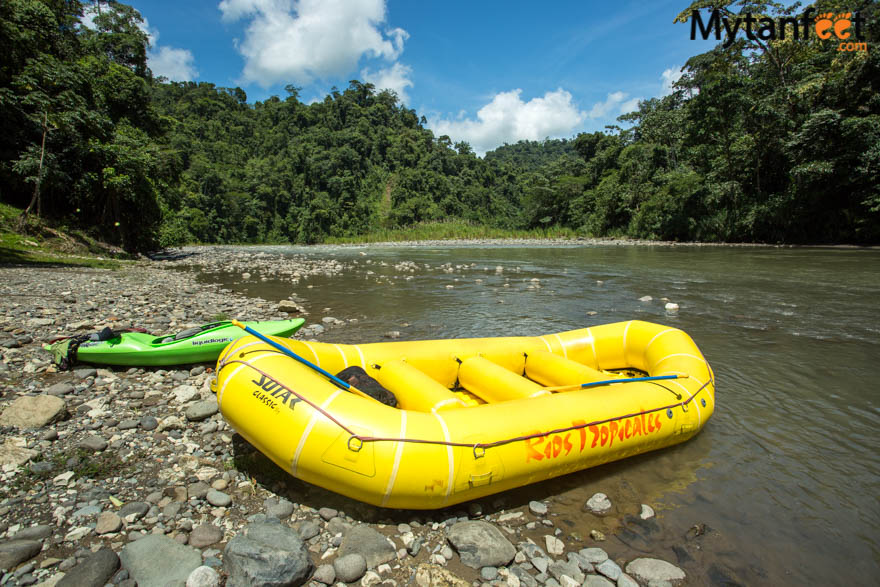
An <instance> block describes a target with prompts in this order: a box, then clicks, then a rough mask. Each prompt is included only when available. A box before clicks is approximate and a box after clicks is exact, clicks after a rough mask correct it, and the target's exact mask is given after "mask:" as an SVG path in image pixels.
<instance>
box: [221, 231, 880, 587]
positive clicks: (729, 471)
mask: <svg viewBox="0 0 880 587" xmlns="http://www.w3.org/2000/svg"><path fill="white" fill-rule="evenodd" d="M248 250H249V251H254V252H256V250H254V249H248ZM266 250H267V251H270V252H272V253H281V254H299V255H306V256H309V257H313V258H327V259H338V260H340V261H342V262H344V263H347V264H349V265H350V267H349V269H348V270H346V271H344V272H343V273H342V274H341V275H339V276H336V277H326V278H324V277H322V278H309V279H308V280H302V281H300V282H299V283H298V284H293V283H291V282H290V281H279V280H276V279H274V278H272V277H269V278H268V279H267V280H266V281H261V278H262V277H265V276H261V275H259V274H254V275H252V276H251V278H250V279H248V280H246V281H243V280H241V278H240V277H239V276H237V275H217V274H215V275H206V276H205V278H206V279H210V280H215V281H216V280H220V281H222V282H223V283H225V284H227V286H229V287H232V288H234V289H236V290H238V291H247V292H249V293H251V294H253V295H259V296H260V297H263V298H266V299H274V300H280V299H284V298H287V297H288V296H289V295H290V294H291V293H297V294H299V295H301V296H302V297H303V298H304V299H305V300H306V302H305V305H306V306H307V307H308V309H309V310H310V312H311V314H310V316H309V318H310V320H311V321H316V320H319V319H320V318H321V317H324V316H334V317H336V318H340V319H345V320H348V319H351V318H357V319H358V322H357V324H350V325H347V326H345V327H338V328H335V329H330V330H329V331H328V332H327V333H326V334H324V335H323V336H322V337H321V340H332V341H334V342H367V341H373V340H380V339H383V335H384V334H385V333H387V332H389V331H393V330H396V331H399V332H400V338H401V339H419V338H433V337H463V336H493V335H499V336H501V335H536V334H543V333H547V332H554V331H558V330H567V329H573V328H581V327H584V326H590V325H594V324H600V323H605V322H615V321H620V320H629V319H634V318H638V319H644V320H651V321H657V322H662V323H665V324H669V325H672V326H676V327H679V328H682V329H684V330H685V331H687V332H688V333H690V334H691V336H692V337H693V338H694V340H695V341H696V342H697V344H698V345H699V346H700V347H701V349H702V351H703V352H704V354H705V355H706V357H707V358H708V360H709V362H710V363H711V364H712V366H713V367H714V369H715V372H716V376H717V385H718V390H717V401H718V404H717V407H716V412H715V416H714V417H713V419H712V420H711V422H709V424H708V425H707V427H706V428H705V429H704V430H703V432H702V433H701V434H700V435H698V436H697V437H696V438H694V439H693V440H691V441H690V442H688V443H686V444H684V445H680V446H677V447H673V448H671V449H667V450H664V451H660V452H656V453H651V454H648V455H643V456H640V457H637V458H634V459H630V460H627V461H623V462H619V463H614V464H611V465H607V466H604V467H600V468H597V469H591V470H588V471H584V472H581V473H577V474H573V475H570V476H567V477H564V478H562V479H556V480H551V481H547V482H544V483H541V484H537V485H534V486H531V487H528V488H524V489H521V490H518V491H514V492H508V493H507V494H504V495H502V496H500V497H498V498H496V499H494V500H493V499H487V500H485V504H486V507H489V508H491V507H495V508H497V507H508V508H509V507H517V506H520V505H523V504H526V503H527V502H528V500H531V499H546V500H549V503H550V511H551V512H552V513H556V514H558V517H557V518H556V519H557V520H559V521H558V522H557V525H558V526H559V527H561V528H562V529H563V530H564V531H565V535H564V536H563V539H564V540H566V541H568V542H572V543H578V544H580V543H582V544H586V545H590V543H591V539H590V538H589V533H590V530H600V531H602V532H604V533H605V534H606V535H607V536H608V540H607V541H606V542H604V543H602V546H603V547H605V548H606V550H608V551H609V552H610V553H611V554H612V556H622V557H624V558H627V559H632V558H634V557H635V556H636V555H638V554H639V553H641V552H648V553H652V554H653V555H655V556H658V557H660V558H664V559H666V560H669V561H671V562H673V563H678V564H680V566H682V567H683V568H684V569H685V570H686V571H688V573H689V574H690V576H691V577H692V578H693V580H694V584H703V583H705V584H712V583H714V584H731V583H734V582H738V583H743V584H766V585H778V584H834V585H856V584H871V583H873V584H876V583H875V582H876V581H877V580H878V577H880V530H878V529H880V502H878V488H880V482H878V481H880V441H878V438H877V434H878V432H877V431H878V429H880V386H878V383H877V378H878V370H877V365H878V362H880V303H878V295H880V251H877V250H851V249H821V248H805V249H777V248H754V247H749V248H735V247H729V248H728V247H705V248H704V247H661V246H658V247H634V246H589V247H519V246H517V247H513V246H510V247H505V246H482V247H475V246H443V247H434V248H431V247H387V248H377V247H371V248H361V249H358V248H307V249H302V248H280V249H279V248H272V249H266ZM362 253H366V254H362ZM402 262H412V263H414V264H415V267H413V266H412V265H411V264H409V263H407V264H405V265H401V263H402ZM535 279H537V281H535ZM447 286H452V287H451V288H450V287H447ZM643 296H652V298H653V299H652V300H651V301H649V302H647V301H639V298H642V297H643ZM661 298H668V299H669V300H671V301H673V302H675V303H678V304H679V306H680V310H679V311H678V312H677V314H668V313H667V312H666V310H665V309H664V304H665V302H664V301H662V300H661ZM383 340H387V339H383ZM596 491H603V492H605V493H607V494H608V495H609V496H610V497H611V499H612V500H613V501H614V503H615V504H616V511H615V512H614V515H612V516H609V517H607V518H602V519H599V518H596V517H594V516H592V515H590V514H585V513H583V512H582V511H581V507H582V505H583V503H584V501H585V500H586V499H587V498H589V497H590V496H591V495H592V494H593V493H594V492H596ZM640 503H648V504H652V505H653V506H654V507H655V508H656V509H657V511H658V517H657V519H656V523H642V522H637V521H636V519H635V518H634V516H633V515H632V514H635V513H636V512H637V511H638V507H639V504H640ZM541 534H542V533H541V532H538V533H537V535H536V537H538V538H540V536H541ZM579 541H580V542H579Z"/></svg>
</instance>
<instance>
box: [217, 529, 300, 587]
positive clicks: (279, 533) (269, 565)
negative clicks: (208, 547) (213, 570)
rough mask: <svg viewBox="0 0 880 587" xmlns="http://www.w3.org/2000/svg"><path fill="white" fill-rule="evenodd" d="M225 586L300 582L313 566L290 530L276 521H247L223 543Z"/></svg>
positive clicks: (294, 533) (296, 536) (283, 584)
mask: <svg viewBox="0 0 880 587" xmlns="http://www.w3.org/2000/svg"><path fill="white" fill-rule="evenodd" d="M223 568H224V569H225V570H226V572H227V573H228V575H229V579H228V580H227V581H226V585H227V587H246V586H249V585H265V586H267V587H273V586H278V587H281V586H287V585H294V586H295V585H302V584H303V583H305V582H306V581H307V580H308V578H309V575H310V574H311V573H312V569H313V568H314V565H313V564H312V561H311V559H310V558H309V553H308V551H307V550H306V547H305V544H303V541H302V538H300V537H299V534H297V533H296V532H295V531H294V530H293V529H291V528H289V527H288V526H286V525H284V524H281V523H280V522H278V521H277V520H274V519H271V518H270V519H267V520H266V521H265V522H258V523H253V524H249V525H248V526H246V527H245V529H244V530H243V531H242V532H241V533H240V534H238V535H236V536H235V537H234V538H233V539H232V540H230V541H229V542H228V543H227V544H226V549H225V550H224V551H223Z"/></svg>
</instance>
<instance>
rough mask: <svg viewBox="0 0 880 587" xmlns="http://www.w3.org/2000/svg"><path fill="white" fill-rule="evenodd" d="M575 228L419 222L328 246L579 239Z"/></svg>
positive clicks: (332, 240) (330, 240) (333, 241)
mask: <svg viewBox="0 0 880 587" xmlns="http://www.w3.org/2000/svg"><path fill="white" fill-rule="evenodd" d="M577 236H578V234H577V232H576V231H574V230H572V229H571V228H564V227H559V226H551V227H549V228H546V229H541V228H535V229H532V230H513V229H502V228H493V227H491V226H488V225H486V224H474V223H469V222H463V221H460V220H449V221H441V222H419V223H416V224H413V225H410V226H406V227H404V228H385V229H379V230H374V231H371V232H368V233H366V234H360V235H357V236H352V237H334V236H330V237H327V238H326V239H324V242H325V243H327V244H347V243H382V242H399V241H429V240H448V239H508V238H516V239H551V238H552V239H565V238H577Z"/></svg>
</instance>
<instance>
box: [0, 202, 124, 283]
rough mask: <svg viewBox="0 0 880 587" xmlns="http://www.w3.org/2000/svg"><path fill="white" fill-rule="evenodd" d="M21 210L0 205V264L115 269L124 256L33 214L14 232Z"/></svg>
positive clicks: (79, 233) (80, 232)
mask: <svg viewBox="0 0 880 587" xmlns="http://www.w3.org/2000/svg"><path fill="white" fill-rule="evenodd" d="M21 212H22V210H21V209H20V208H16V207H14V206H10V205H8V204H3V203H0V264H13V265H37V266H78V267H97V268H102V269H118V268H119V267H120V266H121V265H122V263H123V260H124V259H126V258H127V257H128V256H127V255H126V254H125V253H124V252H123V251H121V250H120V249H118V248H116V247H111V246H109V245H106V244H104V243H101V242H99V241H96V240H95V239H93V238H91V237H89V236H88V235H86V234H85V233H83V232H82V231H69V230H65V229H64V227H60V226H50V225H49V224H48V223H46V222H45V221H43V220H42V219H39V218H36V217H34V216H33V215H31V216H30V218H29V219H28V223H27V226H26V227H25V229H24V231H23V232H19V231H18V219H19V216H20V215H21Z"/></svg>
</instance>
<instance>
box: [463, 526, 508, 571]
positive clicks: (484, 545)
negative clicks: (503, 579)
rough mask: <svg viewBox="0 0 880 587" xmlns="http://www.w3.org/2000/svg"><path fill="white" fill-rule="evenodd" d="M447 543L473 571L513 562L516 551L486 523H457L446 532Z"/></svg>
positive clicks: (498, 531) (499, 532)
mask: <svg viewBox="0 0 880 587" xmlns="http://www.w3.org/2000/svg"><path fill="white" fill-rule="evenodd" d="M446 538H447V540H449V543H450V544H452V546H453V547H454V548H455V550H457V551H458V555H459V556H460V557H461V562H462V563H463V564H465V565H467V566H469V567H472V568H474V569H479V568H480V567H503V566H506V565H507V563H509V562H510V561H512V560H513V557H514V556H515V555H516V549H515V548H514V547H513V544H511V543H510V541H508V540H507V538H505V537H504V535H503V534H501V531H500V530H499V529H498V528H496V527H495V526H493V525H492V524H490V523H488V522H483V521H480V520H471V521H467V522H458V523H457V524H454V525H453V526H452V527H451V528H449V530H448V531H447V532H446Z"/></svg>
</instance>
